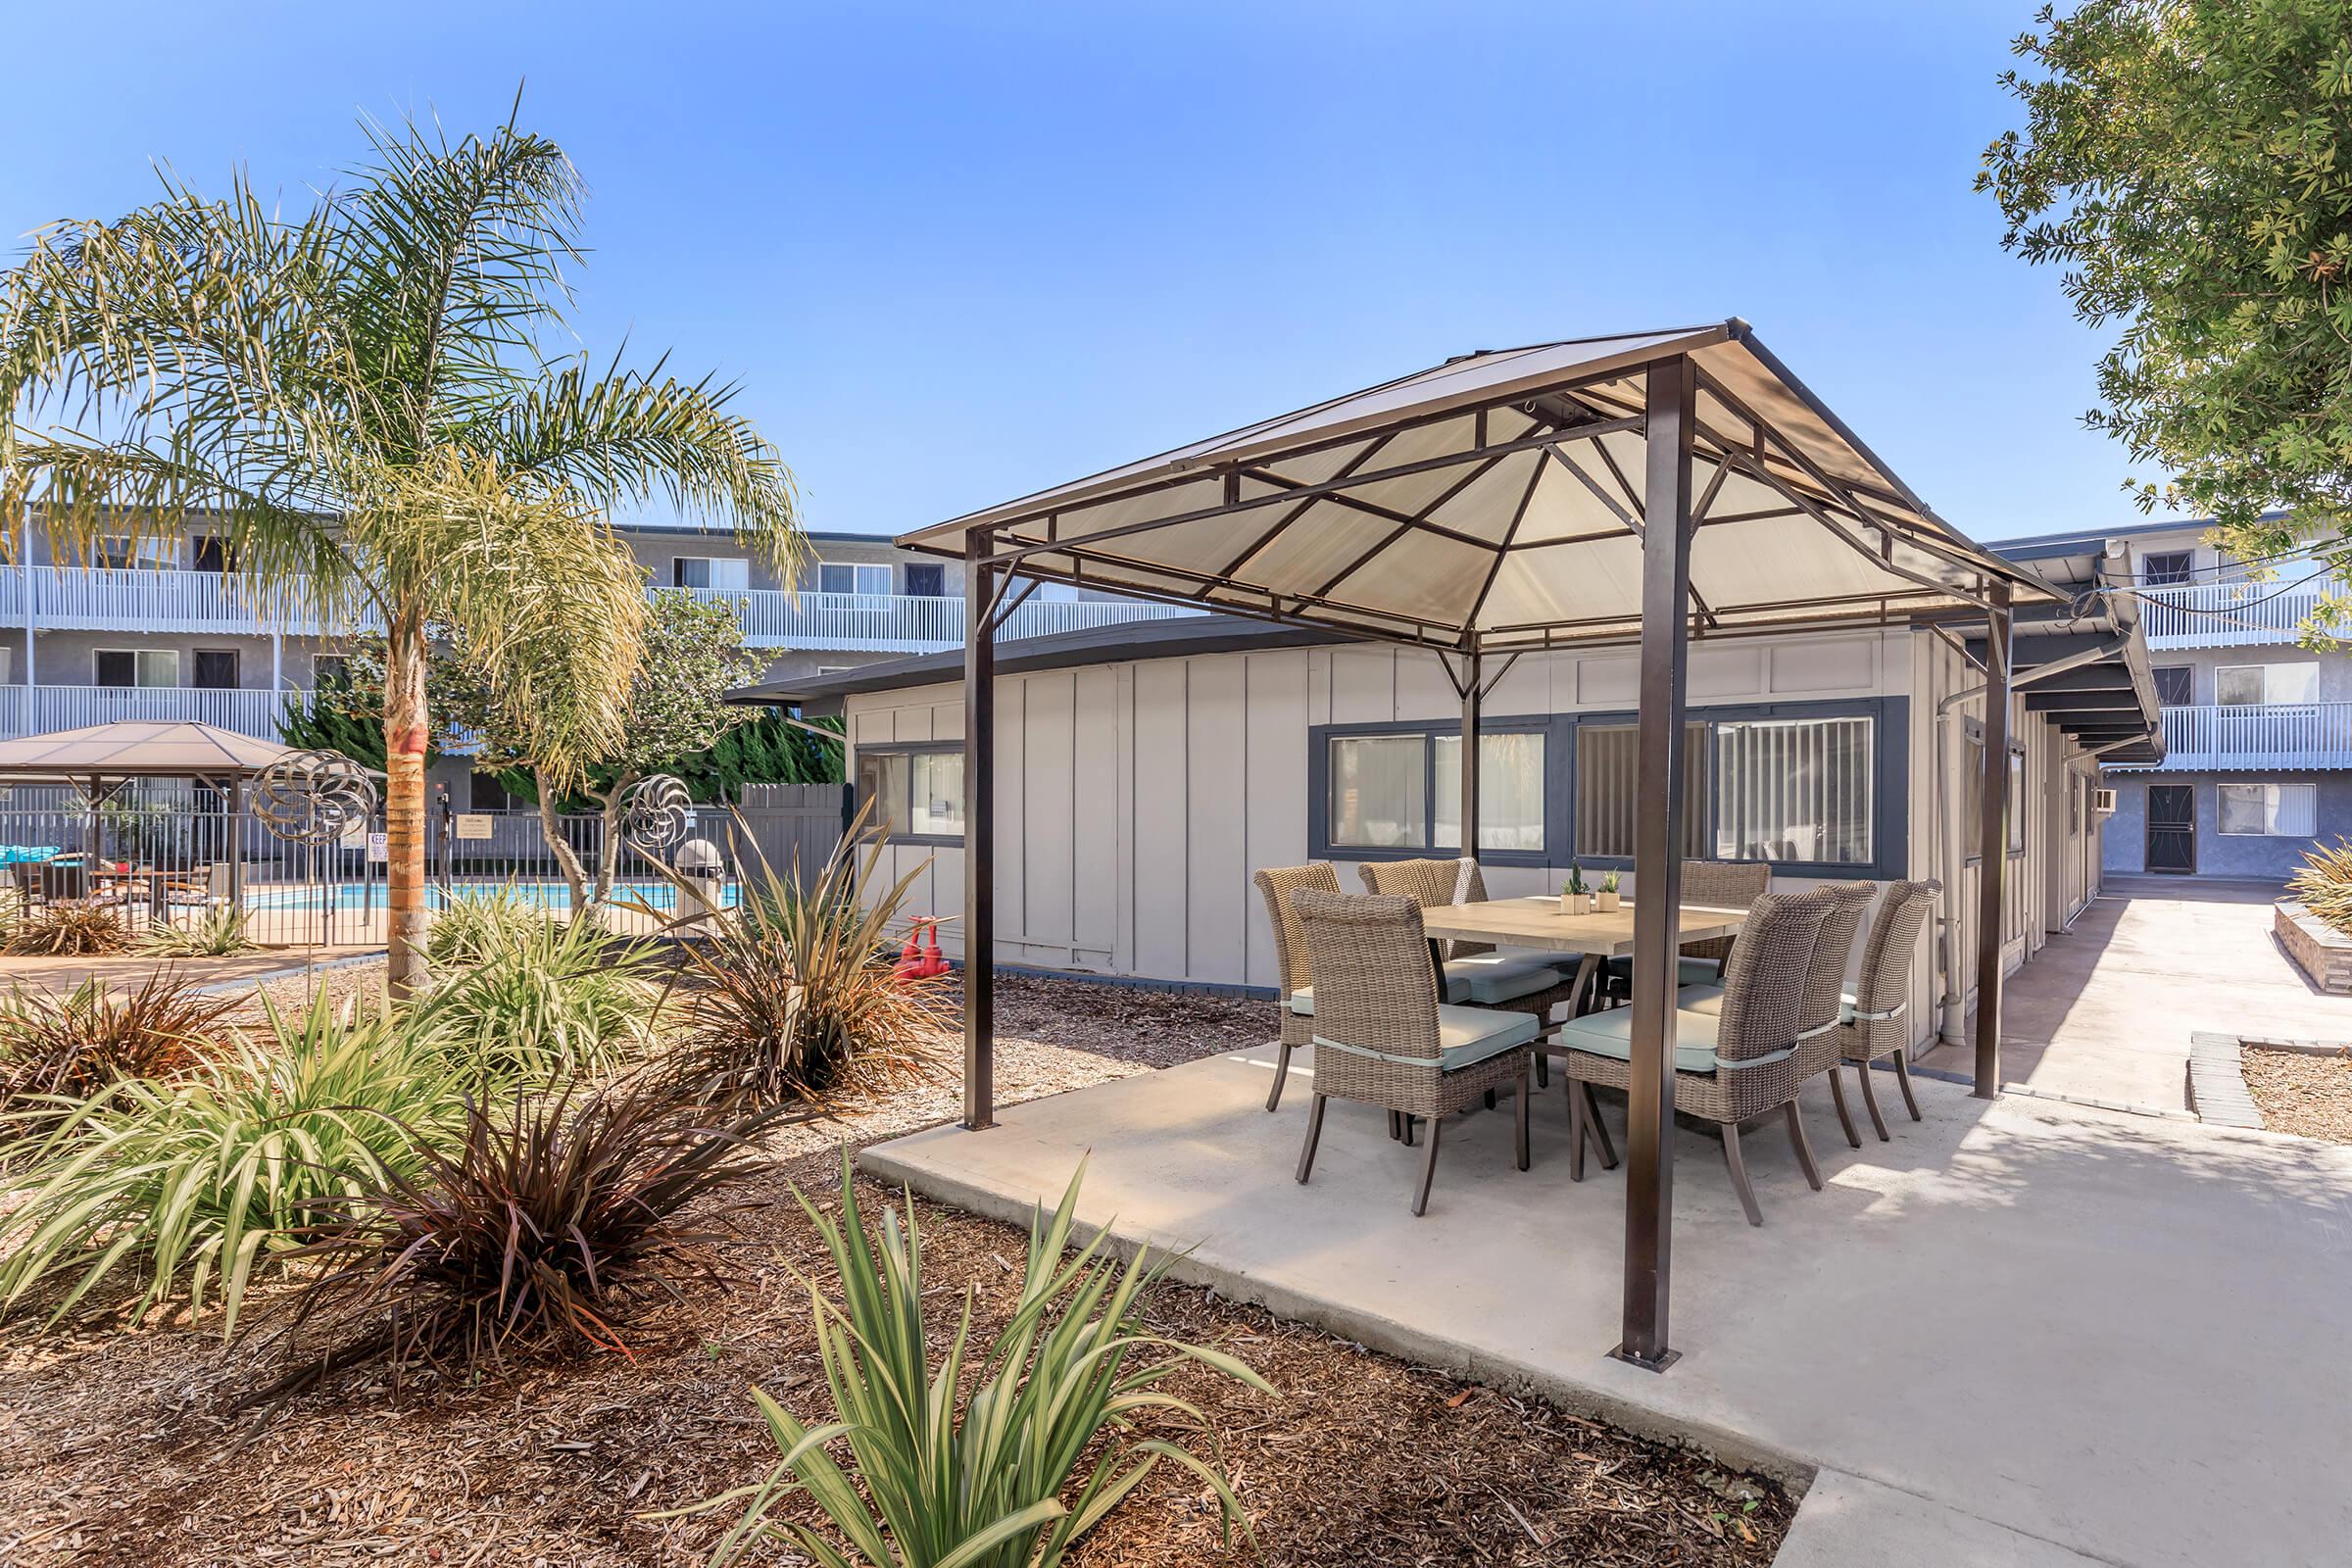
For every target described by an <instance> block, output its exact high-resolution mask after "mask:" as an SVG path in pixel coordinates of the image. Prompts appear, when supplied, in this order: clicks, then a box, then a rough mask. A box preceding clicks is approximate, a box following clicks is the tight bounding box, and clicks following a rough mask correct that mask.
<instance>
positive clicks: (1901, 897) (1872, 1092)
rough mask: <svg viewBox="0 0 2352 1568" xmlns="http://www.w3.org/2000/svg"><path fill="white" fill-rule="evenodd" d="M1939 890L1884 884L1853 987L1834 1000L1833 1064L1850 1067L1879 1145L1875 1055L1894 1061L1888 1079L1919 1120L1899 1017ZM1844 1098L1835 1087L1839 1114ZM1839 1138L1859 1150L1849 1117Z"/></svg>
mask: <svg viewBox="0 0 2352 1568" xmlns="http://www.w3.org/2000/svg"><path fill="white" fill-rule="evenodd" d="M1942 892H1943V885H1942V884H1941V883H1938V882H1895V883H1890V884H1889V885H1888V886H1887V896H1886V897H1885V898H1883V899H1881V900H1880V901H1879V909H1878V914H1877V916H1876V917H1875V918H1874V919H1873V920H1872V921H1871V926H1870V936H1869V937H1868V938H1867V939H1866V940H1865V941H1864V942H1863V944H1862V967H1861V970H1860V971H1859V972H1858V973H1857V974H1856V975H1855V976H1854V989H1853V990H1851V991H1849V992H1846V993H1844V995H1843V996H1842V997H1841V998H1840V999H1839V1001H1840V1003H1841V1005H1840V1007H1839V1009H1838V1030H1837V1034H1836V1038H1837V1041H1838V1062H1850V1063H1852V1064H1853V1068H1854V1076H1855V1077H1856V1078H1858V1079H1860V1080H1861V1083H1862V1103H1863V1104H1864V1105H1866V1106H1868V1107H1869V1109H1870V1124H1871V1126H1872V1127H1873V1128H1875V1129H1877V1131H1878V1135H1879V1141H1880V1142H1881V1143H1886V1142H1887V1141H1888V1134H1887V1118H1886V1116H1885V1115H1884V1114H1883V1113H1882V1112H1881V1111H1880V1109H1879V1096H1878V1091H1877V1090H1876V1089H1874V1088H1872V1087H1871V1077H1870V1064H1871V1063H1872V1062H1873V1061H1876V1060H1877V1059H1878V1058H1880V1057H1881V1056H1891V1057H1893V1058H1894V1081H1895V1082H1896V1083H1897V1084H1898V1085H1900V1086H1901V1087H1902V1091H1903V1105H1904V1107H1905V1108H1906V1109H1908V1110H1909V1111H1910V1112H1911V1119H1912V1120H1913V1121H1918V1120H1919V1119H1920V1114H1919V1099H1918V1097H1917V1096H1915V1095H1914V1094H1912V1092H1911V1020H1910V1019H1909V1018H1907V1017H1905V1016H1904V1013H1905V1011H1906V1010H1907V1009H1908V1008H1909V1006H1910V1004H1911V966H1912V964H1913V962H1914V961H1916V959H1917V956H1918V950H1919V929H1920V927H1921V926H1922V925H1923V924H1925V923H1926V921H1927V918H1928V911H1929V910H1931V909H1933V908H1934V907H1936V898H1937V897H1938V896H1939V895H1940V894H1941V893H1942ZM1838 1081H1839V1080H1838V1063H1837V1062H1834V1063H1832V1064H1831V1067H1830V1082H1831V1083H1832V1084H1838ZM1844 1099H1845V1097H1844V1092H1843V1090H1842V1088H1840V1090H1839V1092H1838V1106H1839V1109H1840V1111H1842V1110H1843V1108H1844ZM1845 1135H1846V1139H1847V1141H1848V1142H1850V1143H1851V1144H1852V1145H1853V1146H1854V1147H1855V1148H1856V1149H1860V1148H1861V1147H1862V1140H1861V1138H1860V1137H1859V1136H1858V1135H1857V1134H1856V1133H1855V1131H1854V1126H1853V1123H1852V1121H1851V1120H1850V1119H1849V1120H1848V1121H1847V1122H1846V1128H1845Z"/></svg>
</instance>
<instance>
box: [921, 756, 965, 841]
mask: <svg viewBox="0 0 2352 1568" xmlns="http://www.w3.org/2000/svg"><path fill="white" fill-rule="evenodd" d="M912 760H913V769H912V776H911V778H910V780H909V786H910V788H911V790H912V794H913V799H912V801H911V802H910V804H909V809H908V812H907V817H908V820H909V822H910V823H911V824H912V827H913V830H914V831H915V832H916V833H919V834H933V835H938V836H940V837H954V836H958V835H960V834H961V833H962V832H963V754H962V753H961V752H917V753H915V754H914V757H913V759H912Z"/></svg>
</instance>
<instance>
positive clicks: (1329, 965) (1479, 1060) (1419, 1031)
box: [1291, 888, 1537, 1214]
mask: <svg viewBox="0 0 2352 1568" xmlns="http://www.w3.org/2000/svg"><path fill="white" fill-rule="evenodd" d="M1291 906H1292V907H1293V908H1294V909H1296V910H1297V911H1298V914H1299V924H1300V926H1301V928H1302V930H1303V931H1304V934H1305V938H1306V948H1307V957H1308V962H1309V963H1310V964H1311V965H1312V967H1313V970H1314V975H1315V1013H1314V1036H1313V1039H1314V1047H1315V1080H1314V1096H1315V1098H1314V1104H1313V1107H1312V1108H1311V1109H1310V1110H1309V1111H1308V1112H1307V1118H1306V1144H1305V1147H1304V1148H1302V1149H1301V1150H1300V1151H1299V1181H1300V1182H1301V1183H1304V1182H1305V1181H1306V1179H1307V1177H1308V1176H1309V1175H1310V1174H1311V1173H1312V1172H1313V1170H1314V1165H1315V1146H1316V1144H1317V1143H1318V1142H1319V1141H1320V1140H1321V1138H1322V1135H1323V1108H1324V1106H1325V1105H1326V1104H1327V1103H1329V1102H1331V1101H1332V1100H1334V1099H1339V1100H1352V1101H1357V1102H1360V1103H1365V1104H1371V1105H1378V1106H1380V1107H1382V1108H1383V1109H1385V1110H1387V1111H1388V1112H1389V1116H1390V1125H1391V1130H1392V1134H1394V1132H1395V1129H1396V1125H1397V1121H1398V1120H1399V1119H1400V1118H1402V1119H1406V1120H1407V1121H1408V1122H1409V1120H1412V1119H1419V1120H1425V1121H1427V1122H1428V1123H1429V1142H1428V1144H1427V1146H1426V1147H1425V1148H1424V1149H1423V1150H1422V1152H1421V1180H1420V1183H1419V1185H1418V1186H1417V1187H1416V1188H1415V1189H1414V1192H1413V1212H1414V1213H1415V1214H1422V1213H1425V1212H1427V1211H1428V1208H1429V1188H1430V1182H1431V1179H1432V1178H1433V1177H1435V1176H1436V1174H1437V1168H1438V1133H1439V1129H1440V1128H1441V1127H1442V1126H1443V1125H1444V1118H1445V1117H1446V1115H1448V1114H1450V1113H1451V1112H1453V1111H1457V1110H1465V1109H1468V1108H1469V1107H1470V1106H1471V1105H1473V1104H1475V1103H1480V1102H1481V1101H1483V1100H1485V1098H1486V1097H1487V1095H1488V1094H1489V1093H1490V1092H1491V1091H1495V1090H1498V1089H1502V1088H1504V1087H1506V1086H1507V1087H1510V1088H1513V1089H1515V1090H1516V1091H1517V1095H1518V1098H1517V1103H1516V1106H1515V1113H1514V1118H1513V1119H1514V1137H1515V1140H1516V1152H1517V1160H1518V1165H1519V1168H1520V1169H1521V1170H1525V1169H1527V1167H1528V1125H1527V1124H1528V1098H1529V1094H1530V1087H1529V1082H1528V1077H1529V1072H1530V1069H1531V1064H1530V1057H1529V1052H1528V1045H1529V1042H1531V1041H1533V1040H1534V1039H1535V1037H1536V1031H1537V1020H1536V1019H1535V1018H1534V1017H1532V1016H1531V1015H1529V1014H1527V1013H1524V1012H1504V1011H1498V1010H1494V1009H1490V1008H1485V1007H1462V1006H1453V1005H1447V1004H1446V1003H1442V1002H1440V1001H1439V1000H1438V977H1437V972H1436V970H1434V969H1432V968H1431V967H1430V962H1429V951H1428V945H1427V944H1428V938H1427V936H1426V935H1425V933H1424V931H1423V928H1422V925H1421V908H1420V906H1419V905H1417V904H1415V903H1414V902H1413V901H1412V900H1411V899H1408V898H1403V897H1401V896H1399V897H1394V898H1384V897H1380V896H1377V895H1374V896H1365V897H1351V896H1349V895H1348V894H1344V893H1325V892H1319V891H1317V890H1315V889H1312V888H1301V889H1299V890H1298V891H1297V892H1294V893H1293V894H1292V895H1291Z"/></svg>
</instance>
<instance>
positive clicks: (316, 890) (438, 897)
mask: <svg viewBox="0 0 2352 1568" xmlns="http://www.w3.org/2000/svg"><path fill="white" fill-rule="evenodd" d="M424 893H425V904H426V907H428V908H434V909H441V908H447V907H449V904H450V902H451V895H450V893H449V892H448V891H447V890H445V889H443V888H440V887H437V886H428V887H427V888H426V889H425V890H424ZM500 893H505V894H510V895H512V896H514V897H515V898H519V899H522V900H525V901H526V902H528V903H531V904H535V905H537V906H539V907H541V908H543V909H549V910H563V909H568V908H570V907H571V889H570V887H569V886H567V885H566V884H564V883H562V882H472V883H465V884H462V885H461V886H460V887H459V888H458V889H457V894H456V896H457V898H458V900H460V901H461V902H462V901H464V900H466V899H484V898H489V897H491V896H492V895H494V894H500ZM735 893H736V890H735V888H734V886H733V885H732V884H729V885H728V887H727V889H726V892H725V894H724V896H723V898H722V900H721V902H722V903H724V904H725V905H727V906H728V907H733V905H734V903H735ZM613 899H614V900H615V901H616V902H621V903H633V904H642V905H644V906H646V907H648V908H654V909H674V908H676V907H677V906H678V890H677V889H676V888H674V887H672V886H671V885H670V884H668V883H667V882H615V883H613ZM390 900H391V894H390V890H389V889H387V888H386V887H385V886H384V885H383V884H382V883H380V882H371V883H368V884H365V885H351V884H345V885H340V886H335V887H323V888H322V887H302V886H294V887H279V888H264V889H261V890H259V891H249V892H248V893H247V894H246V895H245V907H247V908H249V909H286V910H314V911H315V910H319V909H333V910H336V911H338V912H341V911H345V910H349V911H352V912H355V913H356V912H358V911H361V910H369V909H381V908H384V907H388V905H389V903H390Z"/></svg>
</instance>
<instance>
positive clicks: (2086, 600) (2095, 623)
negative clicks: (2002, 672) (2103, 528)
mask: <svg viewBox="0 0 2352 1568" xmlns="http://www.w3.org/2000/svg"><path fill="white" fill-rule="evenodd" d="M2044 543H2045V544H2046V542H2044ZM2036 564H2037V565H2038V566H2039V567H2040V568H2041V573H2042V575H2043V577H2044V580H2046V581H2048V582H2049V583H2050V584H2051V585H2052V586H2053V587H2056V588H2058V589H2059V590H2060V591H2061V592H2062V593H2064V594H2066V595H2067V598H2066V599H2065V601H2064V602H2063V603H2060V604H2055V605H2041V606H2036V607H2034V608H2033V609H2031V610H2028V611H2021V612H2020V613H2018V615H2017V617H2016V620H2015V624H2014V626H2013V627H2012V633H2011V637H2010V650H2011V652H2010V674H2011V679H2012V681H2013V683H2014V685H2015V687H2016V689H2017V690H2018V692H2019V693H2020V694H2021V695H2023V696H2024V698H2025V700H2026V711H2028V712H2029V713H2034V714H2038V715H2039V716H2040V717H2041V718H2043V719H2045V720H2047V721H2048V722H2049V723H2051V724H2052V725H2054V726H2056V728H2057V729H2058V730H2059V731H2061V732H2062V733H2064V734H2066V735H2069V736H2071V737H2073V739H2074V740H2075V741H2076V742H2077V743H2078V744H2079V745H2081V746H2082V748H2083V750H2084V751H2087V752H2090V753H2092V754H2094V755H2096V756H2097V757H2098V759H2099V760H2101V761H2102V762H2114V763H2117V764H2132V765H2146V764H2152V763H2155V762H2160V761H2162V760H2164V727H2163V723H2162V721H2161V717H2160V709H2159V707H2158V704H2157V699H2156V681H2155V676H2154V675H2153V674H2152V673H2151V672H2150V670H2149V667H2148V644H2147V638H2146V637H2145V636H2144V635H2143V634H2142V633H2141V631H2140V627H2139V601H2138V600H2137V599H2135V598H2133V597H2132V596H2131V595H2130V594H2111V593H2106V592H2104V591H2102V590H2103V589H2104V588H2105V586H2106V584H2107V579H2108V577H2109V576H2110V574H2111V568H2112V570H2115V571H2120V572H2122V573H2123V574H2124V575H2126V576H2128V575H2129V574H2130V565H2129V563H2128V562H2123V561H2122V557H2121V551H2120V548H2119V549H2118V550H2117V551H2116V552H2114V553H2111V552H2110V550H2109V548H2108V543H2107V541H2105V540H2104V539H2102V538H2095V537H2094V538H2086V539H2084V540H2082V541H2081V542H2080V544H2079V547H2078V548H2076V549H2074V550H2072V551H2069V552H2066V553H2063V554H2057V553H2044V554H2041V555H2039V556H2038V557H2037V558H2036ZM1971 630H1972V632H1973V635H1972V636H1971V638H1970V641H1969V648H1970V654H1971V657H1972V658H1975V659H1978V660H1979V661H1982V660H1983V658H1984V647H1985V634H1984V631H1983V629H1982V628H1981V627H1977V628H1971Z"/></svg>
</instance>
